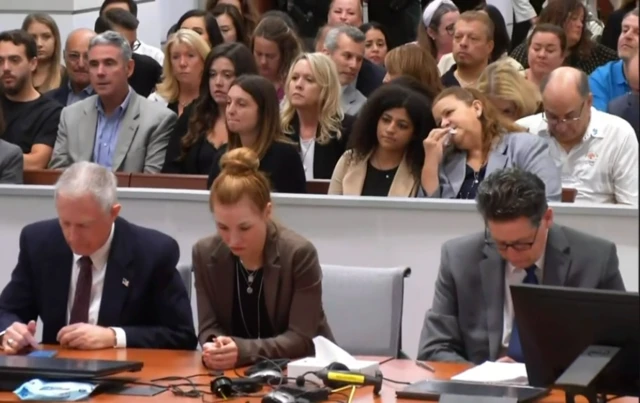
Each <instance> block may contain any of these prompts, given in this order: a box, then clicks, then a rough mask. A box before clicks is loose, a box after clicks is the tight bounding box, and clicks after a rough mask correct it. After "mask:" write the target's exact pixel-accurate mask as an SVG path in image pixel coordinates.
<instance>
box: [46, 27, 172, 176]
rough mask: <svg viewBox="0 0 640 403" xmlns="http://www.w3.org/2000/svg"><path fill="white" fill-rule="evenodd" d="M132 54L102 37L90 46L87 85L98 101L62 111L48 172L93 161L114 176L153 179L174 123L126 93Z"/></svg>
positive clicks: (121, 42)
mask: <svg viewBox="0 0 640 403" xmlns="http://www.w3.org/2000/svg"><path fill="white" fill-rule="evenodd" d="M131 55H132V50H131V47H130V46H129V43H128V42H127V40H126V39H125V38H124V37H123V36H122V35H120V34H119V33H116V32H113V31H106V32H104V33H102V34H100V35H97V36H95V37H94V38H93V39H91V42H90V44H89V79H90V81H91V86H92V87H93V89H94V91H95V93H96V95H93V96H90V97H89V98H87V99H85V100H84V101H80V102H77V103H75V104H73V105H70V106H67V107H66V108H64V109H63V110H62V114H61V116H60V124H59V126H58V138H57V139H56V144H55V146H54V148H53V156H52V158H51V162H50V163H49V168H65V167H68V166H69V165H71V164H73V163H74V162H77V161H92V162H95V163H98V164H100V165H102V166H105V167H107V168H110V169H112V170H113V171H122V172H145V173H157V172H160V170H161V169H162V165H163V164H164V159H165V153H166V149H167V145H168V143H169V135H170V133H171V131H172V130H173V127H174V125H175V123H176V120H177V117H176V115H175V113H173V112H172V111H170V110H169V109H167V108H166V107H164V106H162V105H159V104H157V103H155V102H151V101H149V100H147V99H146V98H144V97H141V96H140V95H138V94H136V93H135V91H134V90H133V89H132V88H131V87H129V84H128V81H127V80H128V78H129V76H130V75H131V73H132V72H133V69H134V67H135V66H134V62H133V60H132V59H131Z"/></svg>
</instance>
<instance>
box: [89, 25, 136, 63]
mask: <svg viewBox="0 0 640 403" xmlns="http://www.w3.org/2000/svg"><path fill="white" fill-rule="evenodd" d="M101 45H111V46H115V47H116V48H119V49H120V50H121V53H122V58H123V59H124V61H125V62H129V60H131V58H132V57H133V50H131V45H129V42H127V40H126V39H125V37H124V36H122V35H120V34H119V33H118V32H115V31H105V32H103V33H101V34H98V35H96V36H94V37H93V38H92V39H91V42H89V50H91V49H92V48H93V47H94V46H101Z"/></svg>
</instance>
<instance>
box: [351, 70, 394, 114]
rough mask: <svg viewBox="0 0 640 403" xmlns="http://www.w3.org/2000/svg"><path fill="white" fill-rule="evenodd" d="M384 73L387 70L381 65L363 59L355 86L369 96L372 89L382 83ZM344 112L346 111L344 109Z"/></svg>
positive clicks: (375, 88) (385, 73)
mask: <svg viewBox="0 0 640 403" xmlns="http://www.w3.org/2000/svg"><path fill="white" fill-rule="evenodd" d="M386 75H387V72H386V70H385V69H384V68H383V67H382V66H378V65H377V64H375V63H373V62H371V61H369V60H367V59H363V60H362V67H360V72H359V73H358V79H357V80H356V88H357V89H358V91H360V93H361V94H362V95H364V96H365V97H369V96H370V95H371V94H372V93H373V91H375V90H377V89H378V87H380V86H381V85H382V80H384V76H386ZM345 113H348V112H346V111H345Z"/></svg>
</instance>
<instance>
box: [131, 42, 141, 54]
mask: <svg viewBox="0 0 640 403" xmlns="http://www.w3.org/2000/svg"><path fill="white" fill-rule="evenodd" d="M138 49H140V41H139V40H137V39H136V40H135V42H133V43H132V44H131V50H133V51H134V52H135V51H136V50H138Z"/></svg>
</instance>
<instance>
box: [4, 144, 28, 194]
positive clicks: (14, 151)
mask: <svg viewBox="0 0 640 403" xmlns="http://www.w3.org/2000/svg"><path fill="white" fill-rule="evenodd" d="M23 171H24V158H23V156H22V149H21V148H20V147H18V146H17V145H15V144H11V143H9V142H7V141H4V140H2V139H0V184H22V181H23V179H22V173H23Z"/></svg>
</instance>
